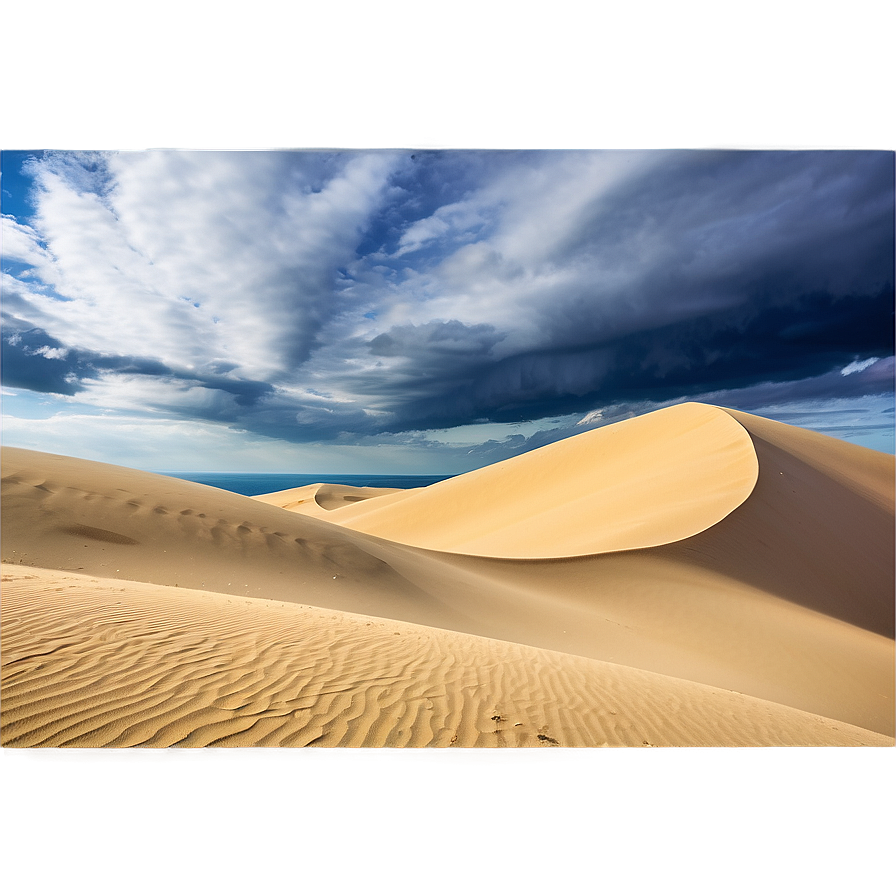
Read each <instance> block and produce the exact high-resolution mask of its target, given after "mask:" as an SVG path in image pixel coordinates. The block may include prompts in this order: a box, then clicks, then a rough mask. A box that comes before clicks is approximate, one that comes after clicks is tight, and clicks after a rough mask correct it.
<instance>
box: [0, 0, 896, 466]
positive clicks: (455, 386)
mask: <svg viewBox="0 0 896 896" xmlns="http://www.w3.org/2000/svg"><path fill="white" fill-rule="evenodd" d="M645 7H649V9H645ZM561 13H562V14H561ZM647 13H649V15H647ZM0 17H2V18H3V21H2V25H3V29H2V32H0V33H2V40H3V46H2V50H3V52H2V54H0V66H2V72H0V74H2V83H3V92H2V94H0V124H2V135H3V137H2V139H3V143H2V149H3V153H2V157H0V168H2V177H0V189H2V194H0V210H2V213H3V217H2V234H0V240H2V242H0V255H2V284H0V299H2V303H0V313H2V320H0V362H2V378H0V379H2V411H3V442H4V444H11V445H19V446H22V447H28V448H35V449H38V450H44V451H50V452H56V453H61V454H70V455H75V456H79V457H85V458H90V459H95V460H103V461H108V462H112V463H118V464H123V465H126V466H133V467H138V468H142V469H152V470H197V471H198V470H208V471H212V470H218V471H268V470H269V471H296V472H303V473H309V472H320V473H326V474H338V473H379V472H382V473H393V472H394V473H456V472H463V471H466V470H469V469H474V468H477V467H480V466H483V465H485V464H488V463H493V462H495V461H499V460H503V459H505V458H508V457H512V456H515V455H517V454H519V453H522V452H524V451H527V450H531V449H533V448H537V447H540V446H542V445H545V444H549V443H551V442H553V441H556V440H558V439H561V438H565V437H567V436H570V435H574V434H577V433H580V432H583V431H586V430H588V429H592V428H595V427H599V426H603V425H607V424H609V423H613V422H616V421H619V420H624V419H627V418H629V417H631V416H634V415H637V414H642V413H646V412H649V411H651V410H654V409H657V408H660V407H663V406H666V405H669V404H674V403H677V402H680V401H689V400H696V401H705V402H708V403H712V404H718V405H722V406H727V407H733V408H738V409H741V410H746V411H749V412H753V413H759V414H761V415H764V416H769V417H772V418H774V419H777V420H781V421H783V422H787V423H793V424H796V425H800V426H805V427H809V428H812V429H815V430H817V431H820V432H824V433H827V434H829V435H833V436H837V437H839V438H845V439H848V440H850V441H854V442H856V443H858V444H862V445H865V446H867V447H872V448H875V449H878V450H883V451H888V452H891V453H892V452H893V451H894V404H896V402H894V345H893V342H894V338H893V326H894V324H893V306H894V297H893V281H894V273H893V269H894V249H893V246H894V224H893V221H894V175H893V160H894V158H893V133H894V120H893V119H894V114H893V92H894V91H893V79H892V77H891V75H892V68H893V58H894V47H893V38H892V31H893V28H892V20H893V17H894V14H893V7H892V5H891V4H889V3H878V2H869V3H863V4H855V3H840V2H836V0H834V2H826V3H815V2H812V0H810V2H807V3H788V2H781V3H776V4H766V3H740V2H730V3H724V4H706V3H689V2H684V0H670V2H664V3H649V2H648V3H624V4H619V3H592V2H576V3H564V2H562V0H557V2H554V3H539V2H530V3H520V2H516V0H507V2H501V3H489V2H484V0H483V2H473V3H448V4H445V3H387V2H376V0H373V2H366V3H327V4H320V3H302V2H280V3H268V4H259V3H243V2H238V0H232V2H226V3H225V2H218V0H208V2H204V3H191V2H186V0H185V2H179V0H169V2H165V3H155V4H145V3H137V2H130V3H129V2H121V0H108V2H104V3H101V4H100V3H88V2H81V0H71V2H66V3H58V2H57V3H54V2H50V0H28V2H22V0H6V2H5V3H4V4H3V5H2V8H0ZM162 59H164V65H160V60H162Z"/></svg>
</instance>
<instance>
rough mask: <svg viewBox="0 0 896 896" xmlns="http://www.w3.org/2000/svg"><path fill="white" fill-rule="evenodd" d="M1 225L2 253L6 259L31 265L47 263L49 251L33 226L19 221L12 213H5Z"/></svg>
mask: <svg viewBox="0 0 896 896" xmlns="http://www.w3.org/2000/svg"><path fill="white" fill-rule="evenodd" d="M0 227H2V230H0V253H2V255H3V258H4V259H5V260H7V261H9V260H12V261H19V262H22V263H24V264H31V265H42V264H46V263H47V261H48V260H49V257H48V254H47V251H46V249H44V248H43V246H41V244H40V239H39V237H38V235H37V233H36V232H35V231H34V230H33V229H32V228H31V227H29V226H28V225H27V224H21V223H19V222H18V221H16V219H15V218H14V217H13V216H12V215H3V216H2V225H0Z"/></svg>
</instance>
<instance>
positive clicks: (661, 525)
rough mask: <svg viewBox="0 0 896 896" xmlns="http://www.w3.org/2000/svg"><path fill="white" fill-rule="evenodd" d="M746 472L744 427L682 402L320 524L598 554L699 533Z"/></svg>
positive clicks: (484, 546)
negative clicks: (327, 523)
mask: <svg viewBox="0 0 896 896" xmlns="http://www.w3.org/2000/svg"><path fill="white" fill-rule="evenodd" d="M757 476H758V463H757V459H756V453H755V451H754V450H753V445H752V442H751V440H750V437H749V435H748V434H747V433H746V431H745V430H744V428H743V427H742V426H741V425H740V424H739V423H738V422H737V421H736V420H735V419H734V418H733V417H732V416H731V415H729V414H726V413H724V412H722V411H720V410H718V409H716V408H713V407H710V406H708V405H700V404H696V403H689V404H685V405H678V406H676V407H673V408H666V409H664V410H661V411H656V412H655V413H653V414H647V415H645V416H643V417H635V418H633V419H631V420H626V421H624V422H622V423H618V424H616V425H615V426H609V427H606V428H603V429H597V430H592V431H590V432H585V433H582V434H580V435H577V436H573V437H571V438H569V439H565V440H564V441H562V442H558V443H555V444H553V445H547V446H545V447H543V448H539V449H537V450H535V451H532V452H530V453H528V454H524V455H521V456H520V457H515V458H512V459H511V460H508V461H503V462H501V463H497V464H492V465H491V466H489V467H485V468H483V469H481V470H474V471H473V472H471V473H466V474H464V475H462V476H458V477H455V478H453V479H448V480H445V481H443V482H437V483H435V485H431V486H429V487H428V488H425V489H417V490H416V491H415V493H414V494H410V495H407V496H402V497H400V499H396V498H394V497H391V496H390V497H389V498H386V499H385V500H383V499H379V500H371V501H366V502H364V503H362V504H358V505H352V506H350V507H347V508H339V509H338V510H335V508H334V510H335V512H334V513H332V515H331V516H330V517H329V519H331V520H332V521H333V522H339V523H340V524H342V525H344V526H348V527H349V528H352V529H356V530H358V531H361V532H367V533H369V534H372V535H378V536H380V537H381V538H388V539H390V540H392V541H399V542H402V543H403V544H411V545H414V546H416V547H425V548H431V549H434V550H439V551H452V552H454V553H462V554H472V555H478V556H489V557H514V558H518V559H542V558H547V557H567V556H574V555H585V554H599V553H606V552H608V551H619V550H631V549H634V548H642V547H653V546H655V545H658V544H665V543H667V542H670V541H678V540H680V539H682V538H686V537H688V536H690V535H693V534H695V533H697V532H700V531H703V530H704V529H707V528H709V527H710V526H712V525H715V524H716V523H718V522H719V521H720V520H721V519H723V518H724V517H725V516H727V515H728V514H729V513H730V512H731V511H732V510H734V508H735V507H737V506H738V505H740V504H742V503H743V502H744V501H745V500H746V499H747V497H748V496H749V494H750V492H751V491H752V489H753V487H754V485H755V484H756V479H757ZM670 506H672V507H674V512H669V508H670Z"/></svg>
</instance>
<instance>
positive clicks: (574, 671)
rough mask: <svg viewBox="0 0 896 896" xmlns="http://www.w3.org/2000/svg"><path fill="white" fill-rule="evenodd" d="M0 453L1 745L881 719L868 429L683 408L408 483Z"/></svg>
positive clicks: (332, 741)
mask: <svg viewBox="0 0 896 896" xmlns="http://www.w3.org/2000/svg"><path fill="white" fill-rule="evenodd" d="M2 473H3V497H2V524H3V532H2V560H3V590H2V604H0V609H2V614H3V626H2V639H3V640H2V666H3V680H2V682H3V683H2V695H0V696H2V712H0V723H2V742H3V744H4V745H8V746H29V745H45V746H53V745H75V746H105V745H109V746H136V745H147V746H167V745H173V744H179V745H184V746H190V745H193V746H200V745H210V744H214V745H222V746H223V745H257V746H265V745H294V746H302V745H308V744H314V745H334V746H335V745H342V746H477V747H481V746H531V747H538V748H546V747H551V748H553V747H556V746H604V745H609V746H645V745H650V746H763V745H798V746H809V745H822V744H827V745H858V744H866V745H880V744H892V743H893V735H894V713H893V697H894V683H893V679H894V639H893V594H894V581H893V568H894V557H893V545H894V506H893V503H894V502H893V494H894V460H893V457H891V456H889V455H884V454H881V453H879V452H875V451H870V450H868V449H863V448H859V447H856V446H853V445H849V444H847V443H844V442H841V441H839V440H835V439H831V438H828V437H825V436H820V435H817V434H815V433H810V432H807V431H804V430H800V429H797V428H795V427H791V426H785V425H783V424H779V423H775V422H773V421H768V420H764V419H762V418H758V417H755V416H752V415H749V414H743V413H740V412H736V411H728V410H726V409H722V408H715V407H710V406H706V405H698V404H685V405H679V406H676V407H672V408H667V409H665V410H662V411H659V412H656V413H654V414H649V415H646V416H644V417H641V418H635V419H633V420H629V421H625V422H624V423H621V424H616V425H613V426H608V427H604V428H602V429H598V430H594V431H590V432H586V433H583V434H581V435H579V436H576V437H574V438H572V439H567V440H565V441H563V442H560V443H557V444H555V445H549V446H547V447H545V448H542V449H539V450H538V451H533V452H531V453H529V454H526V455H523V456H522V457H519V458H515V459H513V460H510V461H505V462H503V463H501V464H495V465H494V466H492V467H488V468H485V469H483V470H478V471H475V472H473V473H469V474H465V475H463V476H459V477H456V478H455V479H452V480H447V481H445V482H441V483H436V484H435V485H432V486H428V487H427V488H423V489H414V490H408V491H399V490H378V489H351V488H348V487H344V486H334V485H315V486H307V487H303V488H299V489H291V490H288V491H286V492H279V493H277V494H275V495H267V496H260V497H259V498H247V497H243V496H240V495H234V494H231V493H229V492H224V491H221V490H218V489H214V488H210V487H207V486H202V485H198V484H195V483H188V482H184V481H180V480H176V479H171V478H167V477H163V476H157V475H153V474H149V473H143V472H139V471H135V470H129V469H127V468H122V467H113V466H110V465H106V464H99V463H95V462H90V461H84V460H79V459H74V458H67V457H62V456H57V455H48V454H42V453H39V452H33V451H26V450H24V449H15V448H4V449H3V458H2Z"/></svg>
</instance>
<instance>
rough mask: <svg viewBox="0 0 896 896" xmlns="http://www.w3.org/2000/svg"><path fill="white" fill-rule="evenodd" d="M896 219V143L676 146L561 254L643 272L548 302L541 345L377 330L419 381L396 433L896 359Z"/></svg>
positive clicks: (606, 201)
mask: <svg viewBox="0 0 896 896" xmlns="http://www.w3.org/2000/svg"><path fill="white" fill-rule="evenodd" d="M893 211H894V208H893V156H892V154H890V153H852V152H844V153H839V152H838V153H802V152H795V153H752V152H750V153H739V152H735V153H730V152H725V153H710V154H707V153H677V154H672V155H671V156H670V157H669V159H668V160H667V161H666V163H665V164H663V165H658V166H656V167H654V168H651V169H650V170H648V172H647V173H646V174H644V175H643V176H641V177H639V178H636V179H634V180H630V181H627V182H625V183H624V184H623V185H622V186H620V187H618V188H617V189H615V190H613V191H611V192H610V193H609V194H605V195H602V196H601V197H600V200H599V201H597V200H596V201H595V202H594V203H593V205H592V207H591V208H589V209H588V212H587V214H586V215H585V219H584V223H583V224H582V226H581V227H580V228H579V229H578V230H577V231H576V232H575V233H572V234H570V235H569V237H568V238H567V239H566V240H565V241H564V242H563V243H562V245H560V246H559V247H558V248H557V249H556V251H555V254H554V256H553V257H552V263H553V264H554V265H556V266H557V267H558V268H563V267H565V266H576V265H578V266H579V267H584V269H585V270H587V259H588V257H590V256H600V257H603V258H612V259H613V260H614V262H615V263H617V264H619V263H624V264H625V265H626V266H628V267H629V268H630V269H631V271H632V272H633V274H632V276H631V277H629V278H627V279H626V280H625V281H624V284H623V286H622V287H621V288H617V287H612V286H609V287H608V286H607V285H605V284H603V283H602V282H601V281H600V277H599V276H595V278H594V281H593V282H591V283H589V282H587V280H586V281H585V282H581V283H579V284H575V285H574V286H573V288H572V289H570V290H569V291H567V292H565V293H558V294H557V295H554V296H548V295H546V296H544V297H543V301H542V302H540V303H538V304H537V305H536V306H535V314H537V315H538V323H539V326H540V334H541V338H540V344H539V345H538V347H537V348H535V349H534V350H531V351H527V352H520V353H516V354H511V355H507V356H505V357H500V358H490V357H489V352H490V350H491V349H492V348H493V347H494V345H495V344H496V342H497V339H496V341H495V342H493V343H491V344H490V345H488V346H485V345H484V346H482V347H481V350H476V347H475V346H473V345H472V343H471V349H473V350H472V351H470V352H458V353H456V354H455V355H454V357H453V361H454V363H453V364H452V365H446V363H445V355H444V353H443V352H440V351H439V349H438V346H437V343H433V342H430V340H429V339H428V338H426V334H425V333H424V332H423V329H422V328H419V327H418V328H413V329H411V328H400V327H398V328H395V329H394V330H393V331H390V332H389V333H388V334H384V335H382V336H379V337H377V339H376V340H374V341H373V342H372V343H371V351H372V352H374V353H376V354H385V353H386V351H385V349H388V353H389V354H391V355H397V354H403V355H404V356H405V357H406V358H407V359H408V361H409V364H408V366H407V367H406V368H403V369H402V372H403V373H407V372H408V371H410V370H413V371H414V373H415V377H414V386H413V389H412V390H409V392H410V393H412V397H410V400H407V401H405V402H402V401H401V399H400V398H397V401H396V406H395V411H396V417H395V419H394V420H393V422H392V423H391V427H392V428H394V429H396V430H400V429H402V428H421V427H426V426H432V427H446V426H451V425H456V424H459V423H463V422H467V421H469V420H470V419H478V420H493V421H501V422H510V421H520V420H525V419H532V418H537V417H540V416H549V415H556V414H563V413H576V412H579V411H584V410H587V409H588V408H589V407H593V406H595V405H596V404H600V403H614V402H621V401H645V400H651V401H663V400H665V399H667V398H674V397H680V396H687V395H693V394H696V393H698V392H707V391H712V390H720V389H739V388H743V387H745V386H747V385H750V384H754V383H760V382H763V381H767V380H769V379H773V380H776V381H780V382H787V381H799V380H804V379H806V378H808V377H817V376H820V375H822V374H824V373H826V372H828V371H830V370H833V369H835V368H838V367H839V366H843V365H844V364H847V363H849V362H850V361H851V360H853V359H854V358H856V357H859V358H867V357H872V356H877V357H885V356H889V355H892V353H893V349H894V340H893V326H894V322H893V241H894V229H893ZM620 259H621V262H620ZM435 326H436V325H435V324H432V325H430V327H431V328H434V327H435ZM412 333H413V335H414V336H417V335H418V333H419V337H418V338H413V339H412V338H411V335H412ZM502 335H503V334H502ZM854 382H855V381H854ZM384 385H385V387H386V389H387V390H388V388H389V384H388V383H386V384H384ZM407 385H408V384H407V383H406V382H404V381H403V387H404V388H407ZM877 388H878V389H882V390H886V389H892V383H890V384H887V383H878V384H877Z"/></svg>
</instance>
